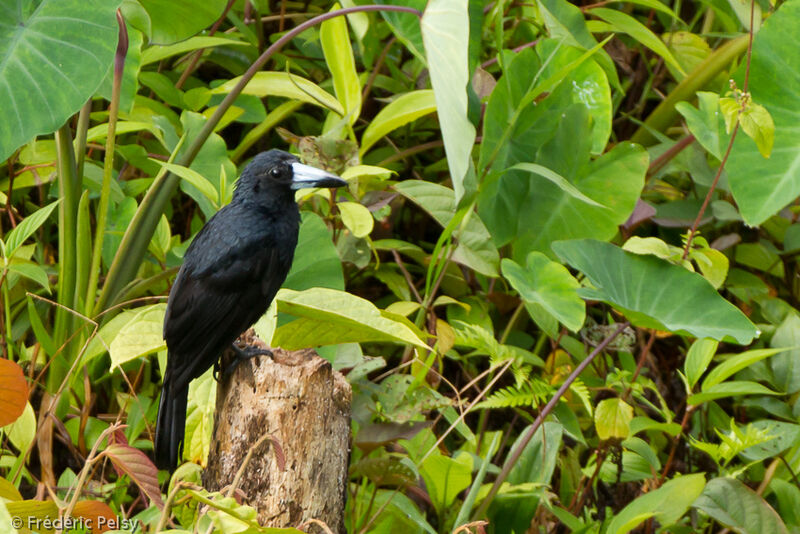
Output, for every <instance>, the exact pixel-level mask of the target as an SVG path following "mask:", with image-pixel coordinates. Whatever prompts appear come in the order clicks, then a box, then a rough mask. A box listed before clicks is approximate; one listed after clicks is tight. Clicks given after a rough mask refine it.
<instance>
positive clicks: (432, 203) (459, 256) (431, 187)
mask: <svg viewBox="0 0 800 534" xmlns="http://www.w3.org/2000/svg"><path fill="white" fill-rule="evenodd" d="M395 189H397V190H398V191H399V192H400V193H401V194H402V195H403V196H405V197H407V198H409V199H411V200H412V201H413V202H414V203H415V204H417V205H418V206H420V207H421V208H422V209H424V210H425V211H426V212H428V214H429V215H430V216H431V217H433V218H434V219H436V222H438V223H439V224H441V225H442V226H443V227H446V226H447V225H448V224H449V223H450V221H451V220H452V218H453V216H454V215H455V212H456V202H455V198H454V194H453V190H452V189H449V188H447V187H445V186H443V185H440V184H435V183H432V182H423V181H420V180H405V181H403V182H400V183H398V184H395ZM455 237H456V239H457V240H458V247H457V248H456V250H455V252H454V253H453V256H452V258H453V260H454V261H457V262H459V263H463V264H464V265H466V266H467V267H470V268H472V269H475V270H476V271H478V272H479V273H481V274H485V275H487V276H497V270H498V264H499V263H500V255H499V254H498V252H497V249H496V248H495V247H494V245H493V244H492V239H491V237H490V235H489V232H488V230H486V227H485V226H484V225H483V222H482V221H481V219H480V218H479V217H478V215H477V214H476V213H472V214H469V219H468V220H467V222H466V224H465V225H464V226H463V227H462V228H461V229H460V230H456V232H455Z"/></svg>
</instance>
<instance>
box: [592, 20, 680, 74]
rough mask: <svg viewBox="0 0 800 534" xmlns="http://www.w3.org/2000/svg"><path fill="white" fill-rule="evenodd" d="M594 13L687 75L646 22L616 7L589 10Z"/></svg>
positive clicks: (615, 29)
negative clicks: (643, 22)
mask: <svg viewBox="0 0 800 534" xmlns="http://www.w3.org/2000/svg"><path fill="white" fill-rule="evenodd" d="M589 13H591V14H592V15H594V16H596V17H598V18H601V19H603V20H604V21H606V22H608V23H609V24H610V25H611V26H612V28H613V29H614V31H618V32H622V33H627V34H628V35H630V36H631V37H633V38H634V39H636V40H637V41H639V42H640V43H641V44H643V45H644V46H646V47H647V48H649V49H650V50H652V51H653V52H655V53H656V54H658V55H659V56H661V57H662V58H663V59H664V61H666V62H667V63H668V64H670V65H671V66H672V67H673V68H674V69H675V70H677V71H678V72H679V73H681V74H683V75H684V76H685V75H686V72H685V71H684V70H683V67H681V65H680V63H678V61H677V60H676V59H675V56H673V55H672V53H671V52H670V51H669V49H668V48H667V45H665V44H664V43H663V42H662V41H661V39H659V38H658V37H657V36H656V35H655V34H654V33H653V32H651V31H650V30H649V29H648V28H647V27H646V26H645V25H644V24H642V23H641V22H639V21H638V20H636V19H635V18H633V17H632V16H630V15H628V14H626V13H624V12H623V11H619V10H616V9H608V8H606V7H596V8H593V9H591V10H589Z"/></svg>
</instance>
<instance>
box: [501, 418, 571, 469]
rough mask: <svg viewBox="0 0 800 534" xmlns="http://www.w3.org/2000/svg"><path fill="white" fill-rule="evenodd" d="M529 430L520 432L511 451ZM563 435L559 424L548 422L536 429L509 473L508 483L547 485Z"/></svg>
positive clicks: (518, 444)
mask: <svg viewBox="0 0 800 534" xmlns="http://www.w3.org/2000/svg"><path fill="white" fill-rule="evenodd" d="M529 428H530V427H526V428H525V429H523V431H522V432H520V437H519V438H517V440H516V441H515V442H514V444H513V445H512V446H511V451H516V449H518V448H519V446H520V443H521V437H522V436H523V435H525V434H527V433H528V429H529ZM563 435H564V427H563V426H562V425H560V424H559V423H553V422H549V421H548V422H546V423H544V424H543V425H542V426H541V427H540V428H538V429H537V430H536V433H535V434H534V435H533V437H532V438H531V440H530V441H529V442H528V444H527V445H525V449H523V451H522V454H521V455H520V457H519V460H518V461H517V463H516V464H515V465H514V467H513V468H512V469H511V472H509V474H508V482H509V483H510V484H524V483H530V482H533V483H538V484H548V483H549V482H550V479H551V478H552V477H553V473H554V472H555V468H556V465H557V462H558V457H559V449H561V445H562V444H563Z"/></svg>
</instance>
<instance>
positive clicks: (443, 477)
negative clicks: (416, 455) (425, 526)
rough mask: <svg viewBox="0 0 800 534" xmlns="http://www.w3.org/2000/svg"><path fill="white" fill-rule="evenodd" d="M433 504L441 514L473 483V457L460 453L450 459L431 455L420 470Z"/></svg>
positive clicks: (440, 455) (439, 455)
mask: <svg viewBox="0 0 800 534" xmlns="http://www.w3.org/2000/svg"><path fill="white" fill-rule="evenodd" d="M419 472H420V475H422V478H423V479H424V480H425V485H426V487H427V489H428V495H430V498H431V502H433V506H434V508H436V511H437V512H439V513H440V514H443V513H445V511H446V510H447V507H448V506H450V505H451V504H453V501H454V500H455V498H456V496H457V495H458V494H459V493H461V491H463V490H465V489H466V488H467V487H469V484H470V482H472V455H471V454H468V453H466V452H460V453H458V454H456V455H455V456H454V457H452V458H450V457H447V456H445V455H443V454H438V453H437V454H431V455H430V456H428V457H427V458H426V459H425V461H424V462H422V465H421V466H420V468H419Z"/></svg>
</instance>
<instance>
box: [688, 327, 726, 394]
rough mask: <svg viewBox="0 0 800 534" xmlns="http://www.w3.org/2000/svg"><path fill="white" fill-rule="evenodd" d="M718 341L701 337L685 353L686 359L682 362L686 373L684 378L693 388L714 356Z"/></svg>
mask: <svg viewBox="0 0 800 534" xmlns="http://www.w3.org/2000/svg"><path fill="white" fill-rule="evenodd" d="M718 345H719V342H718V341H717V340H715V339H709V338H703V339H698V340H696V341H695V342H694V343H692V346H691V347H689V352H688V353H687V354H686V361H685V362H684V363H683V372H684V374H685V375H686V380H687V381H688V382H689V387H690V388H693V387H694V385H695V384H697V381H698V380H700V377H701V376H703V373H705V372H706V369H708V365H709V364H710V363H711V360H712V359H713V358H714V354H716V352H717V346H718Z"/></svg>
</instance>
